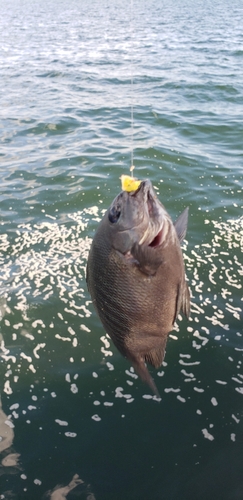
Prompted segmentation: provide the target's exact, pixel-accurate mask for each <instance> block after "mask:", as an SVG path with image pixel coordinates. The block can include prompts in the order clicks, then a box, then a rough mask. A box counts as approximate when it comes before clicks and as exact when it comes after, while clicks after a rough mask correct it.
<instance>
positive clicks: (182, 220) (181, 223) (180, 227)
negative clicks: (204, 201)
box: [174, 207, 189, 243]
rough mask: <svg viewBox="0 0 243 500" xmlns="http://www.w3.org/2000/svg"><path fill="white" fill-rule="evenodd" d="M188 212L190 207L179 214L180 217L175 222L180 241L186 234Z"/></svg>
mask: <svg viewBox="0 0 243 500" xmlns="http://www.w3.org/2000/svg"><path fill="white" fill-rule="evenodd" d="M188 212H189V207H187V208H185V210H184V211H183V212H182V213H181V214H180V215H179V217H178V219H177V220H176V221H175V222H174V226H175V230H176V232H177V236H178V238H179V241H180V243H181V242H182V241H183V240H184V238H185V236H186V230H187V222H188Z"/></svg>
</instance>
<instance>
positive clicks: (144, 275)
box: [87, 180, 190, 396]
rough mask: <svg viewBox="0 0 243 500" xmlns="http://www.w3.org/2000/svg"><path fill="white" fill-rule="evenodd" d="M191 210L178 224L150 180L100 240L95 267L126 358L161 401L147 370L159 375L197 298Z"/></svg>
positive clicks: (110, 216) (114, 214) (112, 214)
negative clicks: (192, 286)
mask: <svg viewBox="0 0 243 500" xmlns="http://www.w3.org/2000/svg"><path fill="white" fill-rule="evenodd" d="M187 220H188V208H186V209H185V210H184V212H183V213H182V214H181V215H180V216H179V218H178V219H177V221H176V222H175V224H173V222H172V220H171V218H170V216H169V214H168V213H167V212H166V210H165V208H164V206H163V205H162V203H160V201H159V200H158V199H157V197H156V195H155V192H154V190H153V188H152V184H151V182H150V181H149V180H145V181H142V182H141V184H140V186H139V188H138V189H137V191H132V192H129V193H128V192H126V191H122V192H121V193H120V194H119V195H118V196H117V197H116V198H115V199H114V201H113V202H112V204H111V206H110V208H109V209H108V210H107V212H106V213H105V215H104V218H103V219H102V221H101V222H100V224H99V226H98V228H97V231H96V233H95V236H94V239H93V242H92V245H91V249H90V252H89V257H88V263H87V285H88V289H89V292H90V295H91V297H92V300H93V303H94V306H95V308H96V311H97V313H98V315H99V317H100V319H101V322H102V323H103V326H104V328H105V330H106V331H107V333H108V334H109V335H110V337H111V339H112V340H113V342H114V344H115V345H116V347H117V348H118V349H119V351H120V352H121V354H122V355H123V356H125V357H126V358H128V359H129V360H130V361H131V363H132V364H133V366H134V368H135V370H136V371H137V373H138V374H139V375H140V377H141V378H142V380H144V381H145V382H146V383H147V384H148V385H149V386H150V388H151V389H152V390H153V392H154V393H155V394H156V395H157V396H159V393H158V390H157V387H156V385H155V383H154V380H153V378H152V377H151V375H150V374H149V372H148V369H147V367H146V364H145V363H150V364H151V365H152V366H154V367H155V368H158V367H159V366H160V365H161V364H162V362H163V359H164V354H165V346H166V341H167V336H168V333H169V332H170V331H171V330H172V329H173V325H174V322H175V320H176V318H177V315H178V313H179V311H180V310H181V311H182V312H183V313H184V314H185V315H186V316H187V317H188V316H189V312H190V293H189V290H188V286H187V283H186V280H185V269H184V262H183V256H182V251H181V247H180V242H181V241H182V240H183V238H184V237H185V234H186V229H187Z"/></svg>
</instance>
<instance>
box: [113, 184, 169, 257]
mask: <svg viewBox="0 0 243 500" xmlns="http://www.w3.org/2000/svg"><path fill="white" fill-rule="evenodd" d="M106 218H107V223H108V232H109V239H110V242H111V245H112V247H113V248H115V249H116V250H118V251H119V252H121V253H123V254H126V253H127V252H129V251H130V250H131V248H132V246H133V245H134V244H135V243H138V244H139V245H143V244H144V245H147V246H152V247H157V246H159V245H161V244H162V243H163V242H164V241H165V239H166V235H167V233H168V229H169V225H170V224H172V222H171V219H170V217H169V215H168V213H167V211H166V210H165V208H164V206H163V205H162V203H161V202H160V201H159V200H158V198H157V197H156V194H155V192H154V189H153V187H152V184H151V182H150V181H149V180H144V181H142V182H141V184H140V185H139V187H138V189H137V190H136V191H132V192H127V191H122V192H121V193H120V194H119V195H118V196H117V197H116V198H115V199H114V201H113V202H112V204H111V206H110V208H109V209H108V211H107V213H106Z"/></svg>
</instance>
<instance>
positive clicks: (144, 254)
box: [131, 243, 162, 276]
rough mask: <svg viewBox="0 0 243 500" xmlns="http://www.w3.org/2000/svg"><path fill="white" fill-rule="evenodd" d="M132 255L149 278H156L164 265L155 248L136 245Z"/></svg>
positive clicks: (133, 247)
mask: <svg viewBox="0 0 243 500" xmlns="http://www.w3.org/2000/svg"><path fill="white" fill-rule="evenodd" d="M131 254H132V256H133V257H134V259H135V260H136V261H137V262H138V266H139V269H140V271H141V272H142V273H144V274H146V275H148V276H154V275H155V274H156V272H157V270H158V268H159V266H160V265H161V264H162V257H161V254H160V253H159V252H157V251H156V249H155V248H151V247H149V246H145V245H139V243H134V245H133V246H132V249H131Z"/></svg>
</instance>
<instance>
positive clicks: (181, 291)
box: [174, 282, 190, 322]
mask: <svg viewBox="0 0 243 500" xmlns="http://www.w3.org/2000/svg"><path fill="white" fill-rule="evenodd" d="M180 311H182V312H183V314H185V316H186V317H187V318H189V316H190V291H189V288H188V285H187V283H186V282H184V284H183V285H181V284H180V285H179V286H178V292H177V300H176V310H175V316H174V322H175V320H176V318H177V316H178V314H179V312H180Z"/></svg>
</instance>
